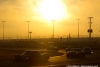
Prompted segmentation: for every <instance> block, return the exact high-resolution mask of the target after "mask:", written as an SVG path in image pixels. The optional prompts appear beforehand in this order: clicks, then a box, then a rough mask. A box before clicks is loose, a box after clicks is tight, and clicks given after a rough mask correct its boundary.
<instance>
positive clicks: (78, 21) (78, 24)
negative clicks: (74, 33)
mask: <svg viewBox="0 0 100 67" xmlns="http://www.w3.org/2000/svg"><path fill="white" fill-rule="evenodd" d="M76 20H77V21H78V38H79V20H80V19H76Z"/></svg>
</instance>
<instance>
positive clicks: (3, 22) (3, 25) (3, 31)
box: [2, 21, 6, 40]
mask: <svg viewBox="0 0 100 67" xmlns="http://www.w3.org/2000/svg"><path fill="white" fill-rule="evenodd" d="M2 22H3V40H4V22H6V21H2Z"/></svg>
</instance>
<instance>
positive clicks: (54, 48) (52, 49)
mask: <svg viewBox="0 0 100 67" xmlns="http://www.w3.org/2000/svg"><path fill="white" fill-rule="evenodd" d="M47 51H59V49H58V47H55V46H50V47H47Z"/></svg>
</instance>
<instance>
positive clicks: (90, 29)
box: [88, 17, 93, 41]
mask: <svg viewBox="0 0 100 67" xmlns="http://www.w3.org/2000/svg"><path fill="white" fill-rule="evenodd" d="M92 18H93V17H88V19H89V20H90V22H89V29H88V33H89V41H91V33H92V32H93V30H92V28H91V24H92V22H91V19H92Z"/></svg>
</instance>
